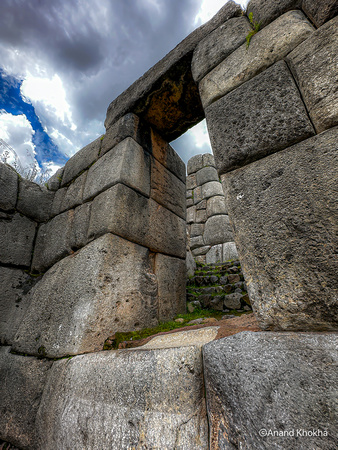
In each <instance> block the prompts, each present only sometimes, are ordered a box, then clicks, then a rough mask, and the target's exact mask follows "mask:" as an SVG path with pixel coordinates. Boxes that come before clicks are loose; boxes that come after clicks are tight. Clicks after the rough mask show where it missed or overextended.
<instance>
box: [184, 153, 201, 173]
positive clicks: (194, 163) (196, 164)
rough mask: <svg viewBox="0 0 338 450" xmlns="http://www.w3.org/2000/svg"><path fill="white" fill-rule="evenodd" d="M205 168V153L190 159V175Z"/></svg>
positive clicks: (188, 167) (188, 166) (188, 170)
mask: <svg viewBox="0 0 338 450" xmlns="http://www.w3.org/2000/svg"><path fill="white" fill-rule="evenodd" d="M202 168H203V155H195V156H193V157H192V158H190V159H189V161H188V165H187V172H188V175H191V174H193V173H196V172H197V171H198V170H201V169H202Z"/></svg>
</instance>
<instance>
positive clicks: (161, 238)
mask: <svg viewBox="0 0 338 450" xmlns="http://www.w3.org/2000/svg"><path fill="white" fill-rule="evenodd" d="M126 206H128V207H126ZM130 211H132V212H133V220H131V218H130ZM185 227H186V224H185V221H184V220H183V219H181V218H180V217H178V216H176V214H174V213H172V212H171V211H169V210H167V209H166V208H164V207H162V206H161V205H159V204H158V203H157V202H155V201H154V200H152V199H147V198H145V197H144V196H142V195H140V194H137V193H136V192H135V191H133V190H132V189H130V188H128V187H127V186H124V185H122V184H118V185H115V186H113V187H111V188H110V189H108V190H107V191H105V192H102V193H101V194H100V195H98V196H97V197H95V199H94V200H93V203H92V212H91V218H90V223H89V231H88V234H89V238H93V237H97V236H101V235H102V234H105V233H114V234H117V235H119V236H121V237H124V238H125V239H129V240H131V241H133V242H137V243H138V244H140V245H144V246H146V247H149V248H150V249H151V250H152V251H155V252H160V253H167V254H169V255H172V256H178V257H180V258H185V254H186V245H185V240H186V230H185Z"/></svg>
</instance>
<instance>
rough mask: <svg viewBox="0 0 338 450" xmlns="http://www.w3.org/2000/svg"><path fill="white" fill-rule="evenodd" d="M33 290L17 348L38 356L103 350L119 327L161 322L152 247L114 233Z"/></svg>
mask: <svg viewBox="0 0 338 450" xmlns="http://www.w3.org/2000/svg"><path fill="white" fill-rule="evenodd" d="M60 280H61V282H60ZM30 295H31V296H32V300H31V305H30V308H29V311H28V314H26V316H25V317H24V319H23V321H22V322H21V325H20V327H19V330H18V332H17V334H16V337H15V339H14V348H15V349H16V350H17V351H20V352H24V353H29V354H33V355H39V354H43V355H44V354H45V355H46V356H48V357H51V358H54V357H62V356H65V355H68V354H69V355H75V354H79V353H84V352H92V351H98V350H102V349H103V344H104V342H105V340H106V339H107V338H108V337H109V336H111V335H113V334H114V333H115V332H116V331H130V330H135V329H140V328H145V327H147V326H155V325H157V323H158V319H157V314H158V304H157V282H156V276H155V275H154V273H153V271H152V269H151V263H150V259H149V250H148V249H146V248H145V247H141V246H139V245H137V244H134V243H132V242H129V241H126V240H125V239H121V238H120V237H118V236H114V235H112V234H106V235H104V236H102V237H100V238H99V239H96V240H95V241H93V242H91V243H89V244H88V245H87V246H86V247H84V248H82V249H81V250H79V251H78V252H77V253H75V254H73V255H71V256H69V257H67V258H64V259H63V260H62V261H59V262H58V263H56V264H55V265H54V266H53V267H52V268H51V269H49V271H48V272H46V274H45V275H44V276H43V278H42V279H41V280H40V281H39V282H38V283H37V284H36V285H35V286H34V288H33V289H32V290H31V291H30Z"/></svg>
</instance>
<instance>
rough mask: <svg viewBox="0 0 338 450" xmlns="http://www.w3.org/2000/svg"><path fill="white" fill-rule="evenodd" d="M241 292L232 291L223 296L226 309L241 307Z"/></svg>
mask: <svg viewBox="0 0 338 450" xmlns="http://www.w3.org/2000/svg"><path fill="white" fill-rule="evenodd" d="M241 298H242V294H240V293H237V292H234V293H233V294H228V295H226V296H225V297H224V307H225V308H227V309H240V308H241Z"/></svg>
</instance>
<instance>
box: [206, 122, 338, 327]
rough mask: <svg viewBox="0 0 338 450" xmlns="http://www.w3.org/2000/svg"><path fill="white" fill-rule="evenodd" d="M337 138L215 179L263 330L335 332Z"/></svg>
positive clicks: (334, 132) (311, 142)
mask: <svg viewBox="0 0 338 450" xmlns="http://www.w3.org/2000/svg"><path fill="white" fill-rule="evenodd" d="M337 136H338V128H337V127H336V128H333V129H331V130H328V131H326V132H323V133H321V134H320V135H318V136H314V137H312V138H310V139H307V140H306V141H303V142H301V143H299V144H296V145H294V146H292V147H290V148H288V149H286V150H283V151H281V152H278V153H274V154H273V155H270V156H269V157H267V158H264V159H262V160H260V161H256V162H254V163H252V164H249V165H248V166H245V167H243V168H241V169H238V170H235V171H233V172H229V173H228V174H226V175H223V176H222V179H223V183H224V184H225V190H226V191H227V196H228V202H227V203H228V207H229V215H230V217H231V220H232V223H233V226H234V234H235V240H236V245H237V249H238V253H239V256H240V259H241V263H242V268H243V273H244V275H245V280H246V283H247V287H248V293H249V296H250V299H251V301H252V304H253V309H254V311H255V314H256V318H257V320H258V323H259V325H260V327H261V328H262V329H273V330H303V331H310V330H320V331H321V330H337V328H338V309H337V286H338V279H337V276H338V272H337V253H336V250H335V248H336V246H337V244H338V238H337V236H338V233H337V223H338V215H337V205H336V199H337V198H338V184H337V167H338V161H337V155H338V152H337V150H338V139H337ZM216 217H217V216H216ZM209 220H210V219H209Z"/></svg>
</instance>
